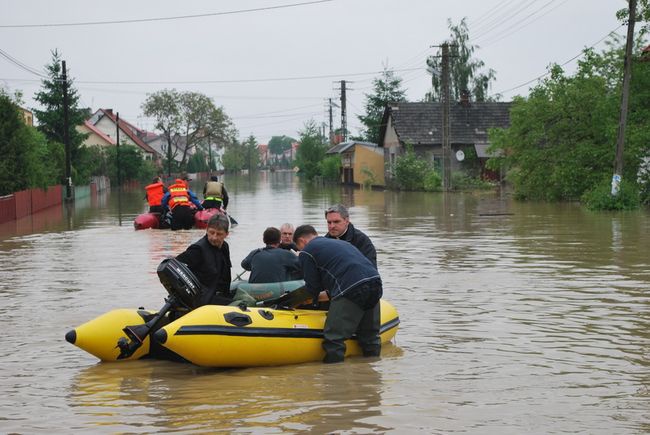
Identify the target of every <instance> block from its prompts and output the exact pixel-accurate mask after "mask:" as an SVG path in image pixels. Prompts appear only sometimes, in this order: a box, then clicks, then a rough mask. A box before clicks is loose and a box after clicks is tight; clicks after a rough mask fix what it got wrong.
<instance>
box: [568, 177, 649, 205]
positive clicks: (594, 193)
mask: <svg viewBox="0 0 650 435" xmlns="http://www.w3.org/2000/svg"><path fill="white" fill-rule="evenodd" d="M581 202H583V203H584V204H585V205H586V206H587V208H588V209H590V210H634V209H637V208H639V191H638V190H637V186H636V184H634V183H630V182H625V181H622V182H621V185H620V191H619V193H618V195H616V196H613V195H612V194H611V184H610V183H609V182H608V181H607V180H604V181H602V182H601V183H600V184H598V185H597V186H596V187H594V188H593V189H591V190H588V191H586V192H585V193H583V195H582V198H581Z"/></svg>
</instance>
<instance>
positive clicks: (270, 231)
mask: <svg viewBox="0 0 650 435" xmlns="http://www.w3.org/2000/svg"><path fill="white" fill-rule="evenodd" d="M262 240H264V243H266V244H267V245H275V244H278V243H280V230H279V229H277V228H276V227H268V228H267V229H265V230H264V235H263V236H262Z"/></svg>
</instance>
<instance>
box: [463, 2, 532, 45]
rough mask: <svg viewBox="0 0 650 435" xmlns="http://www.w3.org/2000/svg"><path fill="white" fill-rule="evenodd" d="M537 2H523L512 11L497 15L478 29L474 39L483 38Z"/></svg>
mask: <svg viewBox="0 0 650 435" xmlns="http://www.w3.org/2000/svg"><path fill="white" fill-rule="evenodd" d="M534 3H535V0H529V1H528V3H522V4H520V5H519V6H516V7H515V8H513V9H512V10H510V11H506V13H504V14H502V15H500V16H497V17H495V19H494V20H492V21H490V23H489V24H486V25H485V26H484V27H485V28H484V29H481V30H478V31H476V30H475V31H476V32H477V33H478V36H474V37H473V39H474V40H475V41H476V40H477V39H481V38H482V37H484V36H485V35H487V34H489V33H490V32H492V31H494V30H495V29H497V28H499V27H501V26H502V25H504V24H505V23H507V22H508V21H510V20H512V19H513V18H515V17H516V16H517V15H519V14H520V13H522V12H524V11H525V10H526V9H528V8H529V7H531V6H532V5H533V4H534Z"/></svg>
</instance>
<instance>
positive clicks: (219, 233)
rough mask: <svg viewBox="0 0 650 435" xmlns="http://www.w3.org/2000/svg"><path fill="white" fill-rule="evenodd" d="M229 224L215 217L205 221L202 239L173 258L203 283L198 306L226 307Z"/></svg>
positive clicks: (228, 276) (230, 265)
mask: <svg viewBox="0 0 650 435" xmlns="http://www.w3.org/2000/svg"><path fill="white" fill-rule="evenodd" d="M229 225H230V222H228V217H227V216H224V215H222V214H215V215H214V216H212V217H211V218H210V220H209V221H208V227H207V229H206V230H205V236H203V237H202V238H201V239H199V240H198V241H197V242H195V243H193V244H191V245H190V246H189V247H188V248H187V249H186V250H185V252H183V253H181V254H180V255H178V256H177V257H176V259H177V260H178V261H182V262H183V263H185V264H187V266H188V267H189V268H190V270H191V271H192V272H194V274H195V275H196V277H197V278H198V279H199V281H201V284H203V296H202V297H201V305H207V304H213V305H226V304H228V303H230V302H232V298H231V295H230V280H231V276H230V270H231V268H232V263H231V262H230V247H229V246H228V243H227V242H226V240H225V239H226V237H228V228H229Z"/></svg>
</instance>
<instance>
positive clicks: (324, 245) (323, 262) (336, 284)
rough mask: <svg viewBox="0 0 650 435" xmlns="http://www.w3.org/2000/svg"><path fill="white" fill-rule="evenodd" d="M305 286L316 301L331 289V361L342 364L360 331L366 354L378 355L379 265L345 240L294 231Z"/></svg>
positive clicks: (327, 338) (326, 345)
mask: <svg viewBox="0 0 650 435" xmlns="http://www.w3.org/2000/svg"><path fill="white" fill-rule="evenodd" d="M293 241H294V243H295V244H296V245H297V246H298V249H299V250H300V254H299V255H298V259H299V260H300V265H301V267H302V271H303V274H304V279H305V285H306V287H307V289H308V290H309V291H310V292H311V294H312V298H313V300H314V301H316V300H318V295H319V293H320V292H321V291H323V290H325V291H327V293H328V295H329V298H330V307H329V311H328V313H327V319H326V320H325V328H324V329H323V335H324V341H323V349H324V350H325V358H324V359H323V361H324V362H326V363H335V362H341V361H343V359H344V357H345V349H346V346H345V340H347V339H349V338H350V337H352V336H353V335H354V334H355V333H356V335H357V339H358V342H359V346H360V347H361V349H362V350H363V355H364V356H379V352H380V350H381V341H380V338H379V328H380V316H379V315H380V313H379V299H380V298H381V296H382V293H383V291H382V283H381V277H380V276H379V272H378V271H377V268H376V267H375V266H374V264H373V263H372V262H371V261H370V260H369V259H368V258H366V257H365V256H364V255H363V254H362V253H361V252H360V251H359V250H358V249H357V248H355V247H354V246H352V244H350V243H348V242H344V241H342V240H336V239H329V238H325V237H318V233H317V232H316V230H315V229H314V227H312V226H311V225H301V226H299V227H298V228H296V230H295V232H294V233H293Z"/></svg>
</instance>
